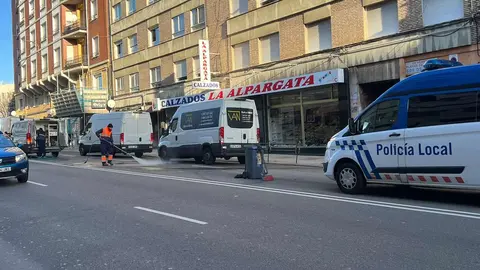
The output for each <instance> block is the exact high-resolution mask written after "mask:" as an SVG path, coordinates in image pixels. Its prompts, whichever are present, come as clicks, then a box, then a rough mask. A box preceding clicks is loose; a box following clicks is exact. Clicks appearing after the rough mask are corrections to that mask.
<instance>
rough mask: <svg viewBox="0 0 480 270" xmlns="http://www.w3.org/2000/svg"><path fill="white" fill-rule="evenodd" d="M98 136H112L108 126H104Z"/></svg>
mask: <svg viewBox="0 0 480 270" xmlns="http://www.w3.org/2000/svg"><path fill="white" fill-rule="evenodd" d="M100 136H101V137H107V138H110V137H112V131H111V130H109V129H108V127H104V128H103V130H102V133H101V134H100Z"/></svg>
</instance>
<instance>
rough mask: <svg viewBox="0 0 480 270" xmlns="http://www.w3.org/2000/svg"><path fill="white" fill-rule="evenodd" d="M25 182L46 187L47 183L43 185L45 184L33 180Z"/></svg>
mask: <svg viewBox="0 0 480 270" xmlns="http://www.w3.org/2000/svg"><path fill="white" fill-rule="evenodd" d="M27 183H29V184H34V185H37V186H41V187H48V185H45V184H42V183H37V182H33V181H27Z"/></svg>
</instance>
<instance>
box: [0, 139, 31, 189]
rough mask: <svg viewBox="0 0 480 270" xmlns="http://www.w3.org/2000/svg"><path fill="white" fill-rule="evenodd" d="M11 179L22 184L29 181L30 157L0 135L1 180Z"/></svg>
mask: <svg viewBox="0 0 480 270" xmlns="http://www.w3.org/2000/svg"><path fill="white" fill-rule="evenodd" d="M19 146H20V145H19ZM10 177H15V178H17V180H18V182H20V183H25V182H27V181H28V157H27V155H26V154H25V152H23V151H22V149H20V148H19V147H17V146H15V144H14V143H13V142H12V141H11V140H10V139H8V138H6V137H5V136H4V135H0V178H10Z"/></svg>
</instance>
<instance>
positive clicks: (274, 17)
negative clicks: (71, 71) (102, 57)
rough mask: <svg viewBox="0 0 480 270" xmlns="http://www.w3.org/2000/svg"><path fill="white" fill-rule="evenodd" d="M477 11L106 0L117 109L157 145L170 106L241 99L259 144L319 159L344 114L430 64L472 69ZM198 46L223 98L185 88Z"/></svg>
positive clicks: (366, 4) (337, 2) (457, 1)
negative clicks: (255, 123)
mask: <svg viewBox="0 0 480 270" xmlns="http://www.w3.org/2000/svg"><path fill="white" fill-rule="evenodd" d="M479 3H480V1H478V0H278V1H274V0H229V1H222V0H209V1H202V0H188V1H185V0H173V1H155V0H150V1H143V0H142V1H140V0H137V1H135V0H112V1H111V10H112V18H111V19H112V26H111V30H112V52H113V58H114V60H113V77H114V90H115V94H114V96H115V100H116V101H117V106H118V107H117V109H120V110H122V109H124V110H149V111H152V113H151V115H152V120H153V123H154V127H155V132H156V133H157V136H158V134H159V133H160V132H161V129H162V127H164V124H165V123H166V122H168V121H169V118H170V117H171V116H172V114H173V113H174V111H175V108H176V106H178V104H179V103H182V102H187V103H188V102H190V101H189V100H191V101H193V102H194V101H195V95H203V96H204V98H202V99H200V98H197V100H203V99H206V100H208V99H210V98H217V97H218V96H219V95H220V94H219V93H222V94H221V95H222V97H223V98H226V97H228V96H229V97H232V96H248V97H250V98H252V99H254V100H255V101H256V104H257V108H258V111H259V118H260V125H261V140H262V143H264V144H268V145H270V146H272V147H273V148H275V149H277V150H278V151H285V152H286V153H287V152H292V149H296V148H300V149H301V152H302V153H318V154H321V153H322V151H323V150H322V149H324V147H325V145H326V143H327V142H328V140H329V138H330V137H331V136H332V135H333V134H335V133H336V132H337V131H338V130H340V129H341V128H343V127H344V126H346V124H347V120H348V118H349V117H354V116H356V115H357V114H358V113H359V112H360V111H361V110H362V109H363V108H365V107H366V106H367V105H368V104H369V103H371V102H372V101H373V100H374V99H375V98H377V97H378V96H379V95H380V94H381V93H383V92H384V91H385V90H387V89H388V88H389V87H391V86H392V85H393V84H395V83H396V82H398V81H399V80H401V79H404V78H406V77H407V76H410V75H412V74H415V73H417V72H420V71H421V66H422V64H423V63H424V62H425V61H426V60H428V59H432V58H442V59H453V58H455V59H456V60H458V61H460V62H462V63H463V64H474V63H478V62H479V61H480V52H479V51H478V36H477V35H476V32H477V30H478V29H477V27H478V25H479V24H480V16H479V13H478V11H479ZM199 40H208V41H209V44H210V63H211V65H210V68H211V72H212V81H215V82H219V83H220V85H221V88H222V89H223V90H222V91H212V92H210V91H209V90H200V89H194V88H193V86H192V82H195V81H198V80H199V78H198V77H199V69H200V66H201V65H200V63H199V62H198V59H199V49H198V42H199ZM302 78H303V79H302ZM308 78H313V80H314V81H313V82H311V83H310V82H309V81H308V83H307V79H308ZM302 80H305V81H302ZM265 85H267V87H266V86H265ZM212 90H213V89H212ZM181 97H187V98H185V99H181ZM188 97H189V98H188Z"/></svg>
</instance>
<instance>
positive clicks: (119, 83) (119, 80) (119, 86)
mask: <svg viewBox="0 0 480 270" xmlns="http://www.w3.org/2000/svg"><path fill="white" fill-rule="evenodd" d="M115 89H116V91H117V93H119V92H121V91H123V77H121V78H116V79H115Z"/></svg>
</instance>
